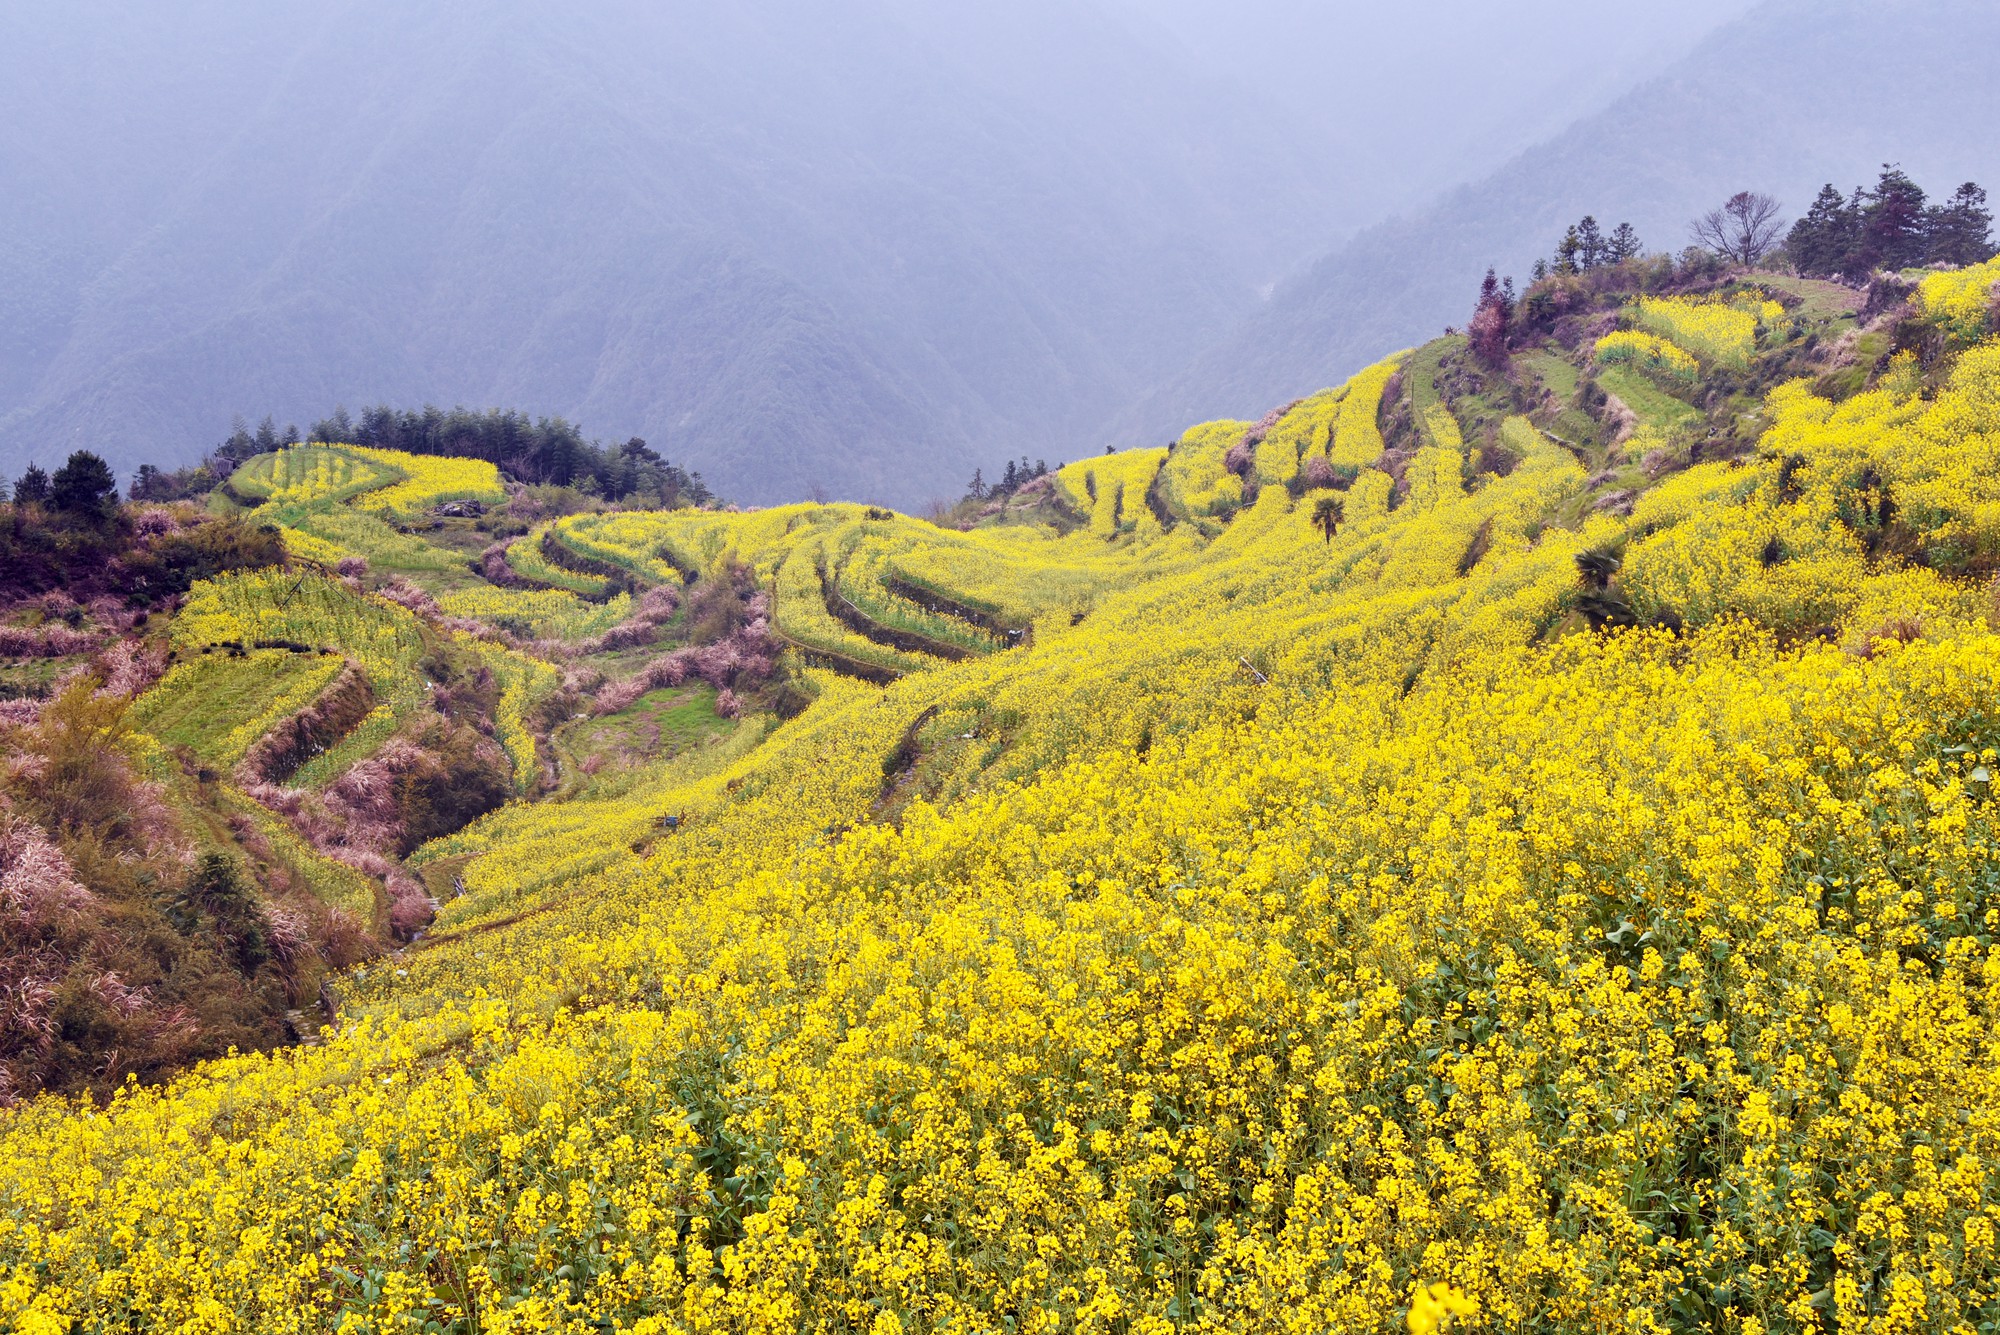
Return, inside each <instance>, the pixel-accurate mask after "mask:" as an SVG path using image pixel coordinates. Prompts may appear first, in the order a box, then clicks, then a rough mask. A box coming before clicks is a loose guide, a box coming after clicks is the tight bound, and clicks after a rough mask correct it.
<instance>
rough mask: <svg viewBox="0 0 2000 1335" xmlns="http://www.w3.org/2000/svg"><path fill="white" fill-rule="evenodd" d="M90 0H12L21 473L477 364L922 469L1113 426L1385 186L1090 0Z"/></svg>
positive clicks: (10, 307)
mask: <svg viewBox="0 0 2000 1335" xmlns="http://www.w3.org/2000/svg"><path fill="white" fill-rule="evenodd" d="M87 8H88V10H89V12H90V14H92V15H94V16H95V23H94V25H93V23H92V22H89V21H83V22H77V23H74V24H73V23H71V22H70V21H69V20H68V19H67V18H66V17H65V14H66V12H67V11H58V10H56V9H55V8H54V7H52V6H45V5H39V4H36V3H34V0H30V2H29V3H28V4H26V5H24V6H23V7H22V8H21V9H19V10H17V11H15V12H12V13H10V14H9V15H7V16H5V17H0V169H4V175H5V176H6V177H7V179H9V180H10V181H15V182H19V183H20V186H21V188H20V189H19V190H17V191H14V192H13V193H12V195H11V197H10V198H8V199H6V200H0V225H4V231H5V233H6V234H7V235H8V236H9V238H10V241H11V242H12V243H13V245H12V247H11V253H10V254H9V255H7V256H5V257H4V258H0V330H4V331H5V332H0V363H4V365H0V471H4V472H6V473H8V474H10V475H11V474H13V473H17V472H18V471H19V470H20V467H21V465H22V464H24V463H25V461H26V460H27V459H28V458H29V457H34V458H36V459H39V460H40V461H41V462H43V463H44V464H48V463H51V462H55V461H59V460H60V459H61V458H62V457H63V456H64V455H65V454H66V453H67V452H68V451H69V450H70V449H72V448H76V447H78V446H80V445H88V446H89V447H91V448H93V449H97V450H99V451H100V452H102V453H104V454H106V455H107V456H108V457H110V458H111V459H112V461H113V462H114V463H115V464H116V465H118V466H119V468H120V469H121V470H129V469H130V468H131V467H133V466H134V465H136V464H137V463H138V462H140V461H142V460H151V461H153V462H157V463H162V464H169V463H174V462H181V461H185V460H186V459H187V458H191V457H192V455H193V454H194V453H195V452H196V451H198V450H199V448H200V447H201V446H202V445H203V444H206V443H211V442H213V441H214V440H216V439H218V438H219V437H220V436H221V435H222V434H224V433H226V431H227V429H228V419H229V415H230V414H231V413H232V412H239V411H240V412H244V413H247V414H249V415H250V416H251V417H252V418H255V417H257V416H260V415H261V414H263V413H265V412H271V413H275V414H276V415H277V416H278V420H279V421H280V422H281V423H282V422H283V421H285V420H286V419H287V418H288V417H289V418H291V419H294V420H296V421H298V422H299V423H300V424H301V425H304V424H305V423H307V422H309V421H311V420H313V419H314V418H315V417H318V416H320V415H322V414H324V413H325V412H328V411H330V410H331V409H332V408H333V407H334V406H335V405H336V404H343V403H344V404H345V405H346V406H348V407H349V408H351V409H357V408H359V407H361V406H363V405H364V404H370V403H377V402H391V403H395V404H397V405H399V406H415V405H416V404H419V403H423V402H430V401H436V402H442V403H446V404H450V403H453V402H463V403H466V404H468V405H470V406H473V407H486V406H507V407H520V408H524V409H528V410H531V411H534V412H537V413H562V414H564V415H567V416H571V417H573V418H576V419H579V420H581V422H582V423H583V424H584V426H585V427H586V429H587V430H589V431H590V432H592V433H593V434H597V435H602V436H604V437H606V438H612V439H623V438H624V437H625V436H627V435H632V434H637V435H642V436H645V437H646V438H647V439H648V440H649V441H651V442H652V444H653V445H654V447H655V448H658V449H660V450H662V451H663V452H664V453H666V454H667V455H669V456H670V457H672V458H675V459H677V460H686V461H687V462H689V463H691V464H692V465H693V466H695V467H699V468H701V469H702V470H703V471H704V473H705V474H706V475H707V476H708V477H709V478H710V479H711V481H713V482H714V483H715V484H716V485H717V486H718V488H719V489H721V490H722V491H723V492H724V493H725V494H728V495H731V496H733V497H737V498H740V499H744V500H749V501H771V500H777V499H781V498H788V497H792V496H796V495H800V494H806V493H809V492H811V491H813V490H816V489H824V490H826V491H828V492H830V493H832V494H835V495H849V496H864V497H869V498H877V499H883V500H891V501H897V502H901V503H903V504H906V505H914V504H919V503H921V502H922V501H923V500H924V499H926V498H927V497H929V496H933V495H940V494H955V493H956V491H957V490H958V488H959V487H960V486H961V485H962V483H963V481H964V479H965V477H966V476H969V475H970V473H971V472H972V469H973V467H974V466H975V465H976V464H977V463H978V462H981V461H983V460H985V459H988V458H990V457H992V456H996V455H1002V454H1006V455H1011V454H1013V453H1016V452H1018V450H1017V447H1018V446H1019V445H1020V443H1021V442H1023V441H1042V442H1049V441H1059V440H1075V439H1078V438H1080V437H1087V435H1088V434H1089V432H1090V431H1091V430H1092V429H1094V427H1095V424H1097V423H1099V422H1101V421H1102V420H1104V419H1105V418H1106V417H1108V416H1109V415H1111V414H1112V413H1114V412H1116V411H1117V410H1118V409H1119V407H1120V406H1121V405H1122V404H1124V403H1126V402H1129V401H1130V400H1131V398H1132V397H1134V396H1135V395H1137V394H1139V393H1142V392H1144V391H1145V389H1146V388H1147V387H1148V386H1149V385H1151V384H1153V383H1156V382H1157V381H1158V379H1159V378H1160V377H1161V376H1162V375H1164V374H1166V373H1167V372H1169V371H1170V370H1171V369H1172V368H1173V367H1174V366H1176V365H1178V364H1180V363H1182V362H1184V361H1185V360H1186V359H1187V358H1188V357H1190V356H1192V355H1193V354H1194V353H1195V352H1197V351H1198V350H1199V348H1200V347H1201V345H1202V344H1203V343H1204V342H1205V341H1206V340H1207V339H1208V338H1209V337H1210V336H1211V335H1212V333H1213V331H1214V330H1216V329H1219V328H1223V327H1226V326H1227V325H1228V324H1229V323H1230V322H1231V321H1232V320H1233V319H1235V318H1236V317H1237V316H1238V315H1240V314H1241V313H1242V312H1243V311H1245V310H1247V309H1249V308H1250V307H1251V306H1252V305H1253V304H1254V302H1255V300H1256V295H1255V294H1256V291H1257V290H1258V288H1259V287H1260V286H1263V285H1265V284H1267V283H1268V282H1269V281H1271V280H1272V279H1274V278H1275V277H1277V276H1278V275H1279V274H1281V273H1282V272H1283V271H1284V270H1285V269H1287V268H1289V267H1290V266H1292V265H1293V264H1295V263H1296V262H1297V261H1298V260H1299V259H1300V258H1301V257H1303V256H1304V255H1306V254H1309V253H1310V252H1311V250H1312V248H1313V247H1314V246H1315V245H1316V244H1319V240H1318V239H1319V238H1321V237H1324V236H1325V235H1326V234H1327V232H1326V229H1327V227H1328V226H1329V225H1330V221H1334V220H1337V219H1338V218H1339V217H1341V216H1345V215H1341V214H1340V212H1339V210H1340V199H1339V187H1338V184H1337V183H1336V182H1334V181H1332V180H1330V179H1327V178H1326V177H1325V176H1324V174H1322V173H1320V172H1318V171H1316V170H1315V158H1316V156H1317V155H1316V154H1313V153H1308V152H1306V151H1303V150H1298V149H1295V148H1288V147H1286V141H1285V140H1284V136H1276V137H1274V136H1273V135H1271V134H1270V133H1269V125H1268V121H1269V119H1270V118H1269V117H1268V116H1266V115H1264V114H1263V113H1262V112H1261V111H1260V110H1259V104H1258V103H1257V101H1256V98H1255V96H1254V95H1253V94H1250V93H1246V92H1239V91H1236V90H1232V89H1231V88H1229V87H1226V86H1223V85H1222V84H1221V82H1220V81H1218V80H1214V79H1206V80H1205V79H1204V77H1203V76H1202V74H1201V72H1200V71H1199V70H1195V69H1192V68H1189V67H1188V64H1187V62H1186V57H1185V53H1183V52H1181V51H1179V50H1178V49H1177V48H1175V47H1174V46H1173V45H1172V44H1170V43H1166V42H1163V41H1162V42H1153V43H1149V42H1148V41H1147V40H1145V38H1144V36H1143V34H1141V33H1138V32H1137V31H1136V30H1135V29H1133V28H1130V27H1128V26H1124V25H1123V24H1122V23H1121V21H1119V20H1117V19H1116V18H1115V17H1113V16H1112V15H1111V14H1110V13H1109V12H1108V11H1100V10H1098V9H1096V8H1093V7H1092V6H1089V5H1082V6H1079V5H1074V4H1057V3H1054V2H1053V0H1040V2H1039V3H1031V4H1028V5H1026V6H1012V7H1009V9H1008V11H1007V13H1006V14H1005V15H986V14H981V13H966V14H957V13H949V14H948V13H945V12H944V11H936V10H933V9H930V8H929V7H924V6H916V5H908V4H904V3H901V0H865V2H864V3H859V4H854V5H844V6H841V7H840V9H839V11H838V12H833V11H829V10H825V9H821V8H815V7H812V6H806V5H802V4H796V3H789V0H787V2H785V3H779V2H777V0H766V3H760V4H755V5H746V6H729V7H725V8H722V9H714V8H710V7H699V6H693V5H688V4H676V5H668V6H664V7H663V6H657V5H646V4H640V3H637V2H636V0H611V2H610V3H605V4H595V5H592V6H590V7H588V8H587V9H583V10H574V9H572V8H571V7H562V6H555V5H552V4H548V3H544V2H543V0H513V2H512V3H507V4H503V5H501V6H485V7H481V8H480V9H479V10H478V11H477V12H476V13H475V12H470V11H456V10H436V11H434V10H429V9H418V10H411V9H407V8H405V7H401V6H391V5H388V4H386V3H383V0H337V3H334V4H331V5H329V6H326V7H324V8H322V9H321V10H318V11H315V12H314V13H313V14H312V15H311V16H309V17H297V16H293V17H292V18H291V20H290V21H289V23H287V22H286V21H282V20H281V19H280V18H274V17H272V16H270V15H268V14H262V13H258V12H255V11H254V10H253V9H250V8H246V7H245V6H244V5H243V4H242V3H240V0H207V3H201V2H200V0H197V3H195V4H193V5H191V6H190V7H189V8H188V12H187V13H186V14H183V15H180V16H178V22H175V23H169V22H166V21H164V20H161V19H158V18H154V17H150V16H148V15H145V14H142V13H138V14H134V13H127V12H126V9H125V7H123V6H121V5H118V4H114V3H109V0H101V2H100V3H97V4H94V5H90V6H87ZM93 26H95V27H96V28H98V29H107V28H108V29H112V30H114V31H118V32H123V33H124V34H125V40H119V39H117V38H115V37H113V36H111V35H106V34H104V33H102V32H100V34H99V36H97V37H96V38H94V39H86V38H83V37H78V36H76V35H75V32H74V29H79V28H81V29H90V28H92V27H93ZM204 62H206V65H205V64H204ZM52 69H55V70H61V71H63V73H62V74H61V76H60V77H58V76H56V75H54V74H52V73H51V72H50V71H51V70H52ZM856 70H865V71H867V75H868V77H865V78H856V77H854V73H853V72H854V71H856ZM163 121H171V122H177V123H179V124H180V126H181V128H182V130H183V133H182V134H181V135H172V134H168V133H165V132H163V131H162V130H161V129H160V128H159V126H160V123H161V122H163ZM1274 143H1275V144H1276V145H1277V146H1276V147H1272V145H1273V144H1274ZM104 145H109V146H110V147H109V148H108V149H103V156H104V160H103V161H98V160H96V155H98V154H99V152H100V149H102V148H103V146H104ZM84 158H91V159H92V160H91V161H87V162H86V161H82V159H84ZM73 162H74V163H76V166H75V167H74V168H72V167H71V164H72V163H73ZM1043 449H1044V451H1045V452H1051V453H1052V452H1054V451H1053V449H1052V448H1050V447H1049V446H1047V445H1044V446H1043Z"/></svg>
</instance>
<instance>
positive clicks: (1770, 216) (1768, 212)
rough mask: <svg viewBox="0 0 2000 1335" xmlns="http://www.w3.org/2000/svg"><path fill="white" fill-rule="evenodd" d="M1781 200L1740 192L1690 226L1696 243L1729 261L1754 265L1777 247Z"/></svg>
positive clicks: (1780, 219)
mask: <svg viewBox="0 0 2000 1335" xmlns="http://www.w3.org/2000/svg"><path fill="white" fill-rule="evenodd" d="M1779 207H1780V206H1779V204H1778V201H1777V200H1775V199H1772V198H1771V197H1770V196H1769V195H1760V194H1758V193H1756V192H1755V191H1752V190H1741V191H1738V192H1737V193H1736V194H1734V195H1731V196H1730V197H1729V201H1728V202H1727V203H1726V204H1724V205H1723V206H1722V207H1721V208H1719V209H1710V210H1709V211H1708V212H1707V213H1704V214H1702V215H1701V217H1699V218H1696V219H1695V220H1694V222H1693V223H1691V224H1689V227H1688V230H1689V232H1690V233H1691V234H1692V235H1693V237H1694V243H1695V244H1696V245H1698V246H1705V247H1707V248H1708V249H1709V250H1712V251H1714V252H1715V253H1716V254H1718V255H1720V256H1722V257H1723V258H1724V259H1726V260H1733V261H1735V262H1736V263H1738V264H1741V265H1746V266H1749V265H1754V264H1756V263H1757V261H1758V260H1761V259H1763V258H1764V257H1765V256H1766V255H1768V254H1770V253H1771V252H1772V251H1774V250H1776V249H1777V248H1778V238H1779V236H1780V235H1782V234H1783V232H1784V228H1785V220H1784V218H1783V217H1781V216H1780V215H1779V213H1778V209H1779Z"/></svg>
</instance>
